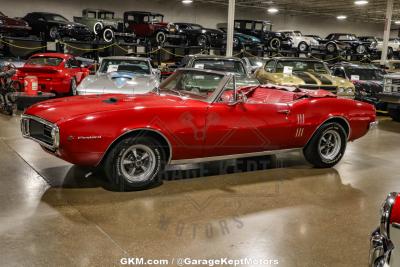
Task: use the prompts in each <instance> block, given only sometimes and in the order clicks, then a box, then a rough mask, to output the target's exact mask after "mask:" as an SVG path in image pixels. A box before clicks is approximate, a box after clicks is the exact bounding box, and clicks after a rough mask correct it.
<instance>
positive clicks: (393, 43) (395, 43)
mask: <svg viewBox="0 0 400 267" xmlns="http://www.w3.org/2000/svg"><path fill="white" fill-rule="evenodd" d="M377 40H378V42H377V45H376V49H377V50H378V52H382V50H383V40H382V38H377ZM399 52H400V39H399V38H390V39H389V43H388V56H389V57H390V58H391V57H392V56H393V55H394V54H398V53H399Z"/></svg>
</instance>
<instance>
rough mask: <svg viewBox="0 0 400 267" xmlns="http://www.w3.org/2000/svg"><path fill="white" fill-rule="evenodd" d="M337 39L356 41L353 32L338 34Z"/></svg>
mask: <svg viewBox="0 0 400 267" xmlns="http://www.w3.org/2000/svg"><path fill="white" fill-rule="evenodd" d="M338 40H339V41H357V40H358V39H357V37H356V36H355V35H353V34H345V35H339V38H338Z"/></svg>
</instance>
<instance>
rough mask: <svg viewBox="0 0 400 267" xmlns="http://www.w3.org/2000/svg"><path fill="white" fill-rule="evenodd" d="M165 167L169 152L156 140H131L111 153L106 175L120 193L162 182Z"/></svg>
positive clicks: (106, 161)
mask: <svg viewBox="0 0 400 267" xmlns="http://www.w3.org/2000/svg"><path fill="white" fill-rule="evenodd" d="M165 164H166V156H165V151H164V150H163V149H162V148H161V146H160V144H159V143H158V142H157V141H156V140H155V139H153V138H150V137H146V136H139V137H128V138H125V139H123V140H122V141H120V142H119V143H118V144H117V145H116V146H114V148H112V150H111V151H110V153H108V155H107V157H106V160H105V163H104V171H105V173H106V176H107V178H108V179H109V180H110V182H111V184H112V185H113V187H114V188H115V189H116V190H118V191H122V192H123V191H130V190H142V189H146V188H149V187H151V186H153V185H155V184H157V183H159V182H160V180H161V179H160V173H161V172H162V171H163V170H164V168H165Z"/></svg>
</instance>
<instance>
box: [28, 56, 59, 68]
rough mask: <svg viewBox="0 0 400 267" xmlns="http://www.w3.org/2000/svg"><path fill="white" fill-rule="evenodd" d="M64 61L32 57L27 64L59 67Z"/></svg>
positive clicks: (55, 58)
mask: <svg viewBox="0 0 400 267" xmlns="http://www.w3.org/2000/svg"><path fill="white" fill-rule="evenodd" d="M62 61H63V59H62V58H59V57H31V58H30V59H28V61H27V62H26V64H27V65H41V66H58V65H60V63H61V62H62Z"/></svg>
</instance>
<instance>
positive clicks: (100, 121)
mask: <svg viewBox="0 0 400 267" xmlns="http://www.w3.org/2000/svg"><path fill="white" fill-rule="evenodd" d="M304 95H305V93H298V92H297V93H296V92H288V91H284V90H276V89H268V88H262V87H260V88H258V89H256V90H254V91H253V94H252V95H249V96H248V97H249V98H248V100H247V102H246V103H239V104H236V105H228V104H226V103H207V102H202V101H197V100H190V99H186V98H180V97H177V96H173V95H157V94H155V93H149V94H146V95H136V96H122V95H101V96H76V97H68V98H63V99H56V100H50V101H46V102H42V103H39V104H37V105H35V106H33V107H31V108H29V109H28V110H27V111H26V114H27V115H33V116H37V117H40V118H42V119H45V120H47V121H49V122H52V123H55V124H57V125H58V127H59V129H60V148H59V155H58V156H59V157H61V158H62V159H65V160H67V161H69V162H71V163H74V164H77V165H88V166H95V165H97V164H98V163H99V161H100V160H101V159H102V157H103V155H104V154H105V153H106V151H107V149H108V148H109V147H110V145H111V144H112V143H113V142H114V141H115V140H117V139H118V137H120V136H122V135H123V134H125V133H127V132H130V131H135V130H137V129H150V130H153V131H156V132H159V133H161V134H162V135H164V136H165V138H166V139H167V140H168V142H169V143H170V145H171V148H172V160H181V159H192V158H200V157H212V156H221V155H231V154H242V153H251V152H259V151H265V150H278V149H289V148H302V147H304V146H305V145H306V144H307V142H308V141H309V140H310V138H311V137H312V135H313V134H314V133H315V131H316V130H317V129H318V127H319V126H320V125H322V123H324V122H325V121H326V120H328V119H330V118H332V117H339V118H342V119H344V120H346V121H347V122H348V124H349V126H350V129H351V133H350V137H349V140H354V139H357V138H359V137H361V136H363V135H364V134H366V133H367V131H368V128H369V124H370V123H371V122H374V121H375V119H376V117H375V109H374V107H373V106H372V105H369V104H366V103H361V102H357V101H353V100H348V99H339V98H336V97H333V96H332V95H331V94H329V93H326V92H324V93H323V94H322V93H319V94H316V95H314V96H312V97H302V96H304ZM110 98H114V99H116V100H117V101H116V102H115V103H110V102H109V101H105V100H109V99H110Z"/></svg>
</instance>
